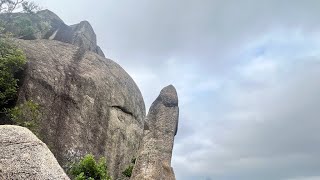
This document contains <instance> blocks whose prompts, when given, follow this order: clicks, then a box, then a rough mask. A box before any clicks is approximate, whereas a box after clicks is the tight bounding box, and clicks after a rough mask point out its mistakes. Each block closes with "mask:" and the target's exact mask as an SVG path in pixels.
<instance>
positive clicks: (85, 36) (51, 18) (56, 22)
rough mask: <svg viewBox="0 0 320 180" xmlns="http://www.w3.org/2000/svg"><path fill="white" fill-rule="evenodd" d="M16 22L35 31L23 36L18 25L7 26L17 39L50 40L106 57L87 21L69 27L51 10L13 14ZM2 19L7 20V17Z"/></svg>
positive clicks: (3, 16)
mask: <svg viewBox="0 0 320 180" xmlns="http://www.w3.org/2000/svg"><path fill="white" fill-rule="evenodd" d="M12 16H13V19H15V20H16V21H23V22H25V23H26V22H29V21H30V22H29V24H31V27H32V29H33V31H34V32H33V33H32V34H27V35H21V34H20V33H21V32H20V31H21V28H23V27H19V26H17V25H15V24H14V23H13V24H9V25H7V26H8V27H7V30H8V31H10V32H12V33H13V34H14V35H15V36H16V37H18V38H21V39H27V40H35V39H50V40H57V41H61V42H65V43H69V44H73V45H76V46H78V47H81V48H82V50H84V51H92V52H95V53H97V54H99V55H100V56H102V57H105V55H104V53H103V52H102V50H101V49H100V47H99V46H98V45H97V38H96V34H95V32H94V30H93V29H92V27H91V25H90V24H89V22H87V21H82V22H80V23H79V24H75V25H71V26H68V25H66V24H65V23H64V22H63V21H62V20H61V19H60V18H59V17H58V16H57V15H56V14H54V13H53V12H51V11H49V10H43V11H39V12H37V13H36V14H26V13H16V14H13V15H12ZM0 18H6V17H5V15H2V16H0Z"/></svg>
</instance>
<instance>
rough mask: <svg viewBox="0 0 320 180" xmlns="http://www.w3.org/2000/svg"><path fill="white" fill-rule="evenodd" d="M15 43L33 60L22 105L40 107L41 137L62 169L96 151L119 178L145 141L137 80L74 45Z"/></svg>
mask: <svg viewBox="0 0 320 180" xmlns="http://www.w3.org/2000/svg"><path fill="white" fill-rule="evenodd" d="M83 26H86V23H84V24H83ZM79 28H80V27H79ZM80 29H81V28H80ZM15 43H16V44H17V45H18V46H19V47H20V48H21V49H22V50H23V51H24V52H25V54H26V56H27V59H28V61H29V62H28V63H27V67H26V69H25V71H24V74H23V77H24V79H22V80H21V81H20V82H21V83H22V85H21V87H20V89H19V96H18V103H23V102H24V101H26V100H33V101H34V102H36V103H38V104H39V105H40V107H41V109H40V111H41V112H42V118H41V119H42V122H41V123H40V135H41V137H43V141H44V142H45V143H46V144H47V145H48V146H49V147H50V149H51V150H52V152H53V154H54V155H55V157H56V158H57V160H58V162H59V163H60V165H62V167H63V168H65V169H67V168H68V164H69V163H70V162H72V161H74V160H76V159H78V158H79V157H82V156H84V155H85V154H87V153H92V154H93V155H95V156H96V157H101V156H105V157H106V158H107V162H108V168H109V171H110V172H111V175H112V176H113V179H117V178H118V177H120V175H121V172H122V171H123V170H125V168H126V166H127V165H128V164H130V161H131V159H132V158H133V157H134V156H135V155H136V154H137V152H138V148H139V146H140V143H141V140H142V137H143V127H144V118H145V105H144V101H143V98H142V95H141V93H140V90H139V89H138V87H137V86H136V84H135V82H134V81H133V80H132V79H131V77H130V76H129V75H128V74H127V73H126V72H125V71H124V70H123V69H122V68H121V67H120V66H119V65H118V64H116V63H115V62H113V61H112V60H109V59H105V58H103V57H101V56H99V55H97V54H96V53H92V52H90V51H83V50H82V48H80V47H76V46H73V45H71V44H67V43H62V42H59V41H52V40H29V41H26V40H16V41H15Z"/></svg>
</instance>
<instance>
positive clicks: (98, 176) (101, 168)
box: [71, 154, 111, 180]
mask: <svg viewBox="0 0 320 180" xmlns="http://www.w3.org/2000/svg"><path fill="white" fill-rule="evenodd" d="M71 174H72V175H73V176H74V177H75V180H111V177H110V176H109V174H108V172H107V164H106V160H105V158H100V159H99V161H98V163H97V162H96V161H95V159H94V156H93V155H92V154H88V155H86V156H84V157H83V158H82V159H81V160H80V162H78V163H75V164H74V165H73V166H72V167H71Z"/></svg>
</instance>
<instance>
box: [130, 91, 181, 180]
mask: <svg viewBox="0 0 320 180" xmlns="http://www.w3.org/2000/svg"><path fill="white" fill-rule="evenodd" d="M178 119H179V107H178V96H177V92H176V89H175V88H174V87H173V86H172V85H169V86H167V87H165V88H163V89H162V90H161V92H160V95H159V96H158V98H157V99H156V100H155V101H154V102H153V103H152V105H151V107H150V109H149V113H148V116H147V119H146V122H145V127H144V137H143V143H142V145H141V147H140V151H139V155H138V157H137V161H136V164H135V167H134V169H133V173H132V176H131V179H132V180H175V176H174V172H173V169H172V167H171V157H172V149H173V143H174V136H175V135H176V134H177V129H178Z"/></svg>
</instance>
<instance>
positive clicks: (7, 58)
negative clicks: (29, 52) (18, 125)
mask: <svg viewBox="0 0 320 180" xmlns="http://www.w3.org/2000/svg"><path fill="white" fill-rule="evenodd" d="M8 41H9V40H8V39H0V111H3V110H4V108H5V107H7V105H8V103H9V102H10V101H12V100H14V99H15V97H16V94H17V88H18V81H19V80H18V78H16V77H15V76H16V74H17V73H18V72H19V71H21V70H22V68H23V66H24V64H25V63H26V57H25V55H24V54H23V52H22V51H21V50H19V49H18V48H17V47H16V46H14V45H12V43H10V42H8Z"/></svg>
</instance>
